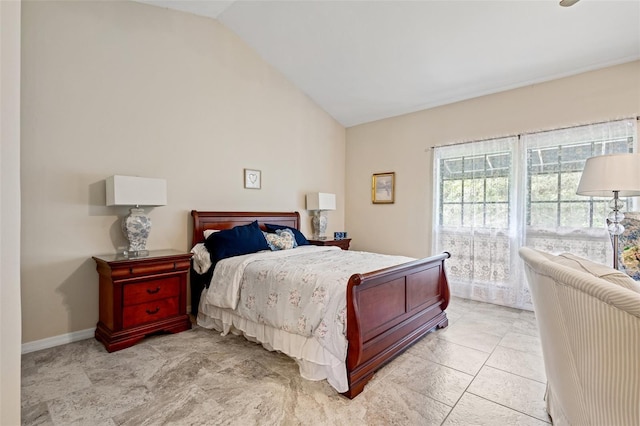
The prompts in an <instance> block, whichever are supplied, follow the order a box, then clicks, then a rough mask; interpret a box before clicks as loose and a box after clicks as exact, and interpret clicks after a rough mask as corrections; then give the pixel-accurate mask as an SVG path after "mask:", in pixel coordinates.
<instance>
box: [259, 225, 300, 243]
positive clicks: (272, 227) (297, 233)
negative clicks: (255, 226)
mask: <svg viewBox="0 0 640 426" xmlns="http://www.w3.org/2000/svg"><path fill="white" fill-rule="evenodd" d="M264 227H265V229H266V230H267V232H276V231H277V230H278V229H290V230H291V232H293V235H294V236H295V239H296V243H298V245H299V246H307V245H309V241H307V238H306V237H305V236H304V235H303V234H302V232H300V231H298V230H297V229H295V228H292V227H290V226H285V225H276V224H271V223H265V224H264Z"/></svg>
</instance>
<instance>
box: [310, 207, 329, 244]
mask: <svg viewBox="0 0 640 426" xmlns="http://www.w3.org/2000/svg"><path fill="white" fill-rule="evenodd" d="M311 225H312V226H313V239H314V240H326V239H327V236H326V235H325V232H326V231H327V217H326V216H325V215H324V212H323V211H322V210H314V211H313V217H312V218H311Z"/></svg>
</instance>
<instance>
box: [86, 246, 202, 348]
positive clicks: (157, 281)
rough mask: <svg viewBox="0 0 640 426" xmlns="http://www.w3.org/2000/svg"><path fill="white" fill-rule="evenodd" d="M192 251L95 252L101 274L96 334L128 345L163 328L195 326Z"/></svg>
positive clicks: (110, 343) (111, 343)
mask: <svg viewBox="0 0 640 426" xmlns="http://www.w3.org/2000/svg"><path fill="white" fill-rule="evenodd" d="M190 259H191V253H184V252H181V251H176V250H157V251H150V252H149V255H148V256H144V257H135V258H127V257H124V256H122V255H116V254H113V255H103V256H94V257H93V260H95V261H96V269H97V270H98V274H99V276H100V279H99V285H100V314H99V321H98V325H97V328H96V334H95V336H96V339H97V340H98V341H100V342H102V344H104V346H105V348H107V351H109V352H113V351H118V350H120V349H124V348H127V347H129V346H132V345H134V344H136V343H137V342H138V341H140V340H142V339H143V338H144V337H145V336H147V335H149V334H152V333H157V332H160V331H164V332H169V333H178V332H180V331H184V330H189V329H190V328H191V320H190V318H189V315H187V276H188V274H189V267H190Z"/></svg>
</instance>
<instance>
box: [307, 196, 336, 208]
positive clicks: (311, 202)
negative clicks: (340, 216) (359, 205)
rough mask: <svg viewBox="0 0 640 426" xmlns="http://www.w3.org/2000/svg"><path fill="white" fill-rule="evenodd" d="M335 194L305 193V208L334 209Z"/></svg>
mask: <svg viewBox="0 0 640 426" xmlns="http://www.w3.org/2000/svg"><path fill="white" fill-rule="evenodd" d="M335 209H336V194H328V193H326V192H313V193H311V194H307V210H335Z"/></svg>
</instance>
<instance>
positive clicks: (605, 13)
mask: <svg viewBox="0 0 640 426" xmlns="http://www.w3.org/2000/svg"><path fill="white" fill-rule="evenodd" d="M138 1H140V2H142V3H147V4H153V5H156V6H161V7H168V8H172V9H176V10H182V11H185V12H189V13H194V14H198V15H203V16H208V17H211V18H214V19H217V20H218V21H220V22H221V23H222V24H224V25H225V26H226V27H228V28H229V29H230V30H232V31H233V32H235V33H236V34H238V36H239V37H240V38H242V39H243V40H244V41H245V42H246V43H247V44H248V45H250V46H251V47H253V48H254V49H255V50H256V51H257V52H258V54H259V55H260V56H261V57H262V58H263V59H264V60H265V61H267V62H268V63H270V64H271V65H272V66H274V67H275V68H277V69H278V70H280V71H281V72H282V73H283V74H284V75H285V76H286V77H287V78H288V79H289V80H290V81H291V82H292V83H293V84H295V85H296V86H297V87H298V88H300V89H301V90H302V91H303V92H305V93H306V94H307V95H308V96H309V97H311V98H312V99H313V100H314V101H315V102H316V103H317V104H318V105H320V106H321V107H322V108H323V109H325V110H326V111H327V112H328V113H329V114H331V115H332V116H333V117H334V118H335V119H336V120H338V121H339V122H340V123H342V124H343V125H344V126H346V127H350V126H354V125H357V124H361V123H366V122H370V121H374V120H378V119H381V118H386V117H392V116H396V115H400V114H405V113H408V112H413V111H418V110H422V109H426V108H431V107H435V106H439V105H443V104H448V103H452V102H456V101H460V100H464V99H469V98H473V97H477V96H482V95H486V94H490V93H495V92H500V91H503V90H508V89H512V88H517V87H522V86H526V85H531V84H535V83H539V82H543V81H548V80H552V79H556V78H560V77H564V76H570V75H573V74H578V73H581V72H585V71H589V70H594V69H599V68H603V67H606V66H610V65H615V64H620V63H624V62H629V61H633V60H637V59H640V1H638V0H622V1H617V0H582V1H580V2H578V3H576V4H574V5H573V6H571V7H561V6H560V5H559V4H558V1H557V0H536V1H516V0H502V1H484V0H472V1H458V0H447V1H430V0H422V1H400V0H387V1H376V0H354V1H336V0H324V1H323V0H321V1H301V0H298V1H293V0H291V1H243V0H239V1H212V0H193V1H191V0H168V1H167V0H138ZM638 78H639V79H640V76H639V77H638ZM638 96H639V97H640V93H639V94H638Z"/></svg>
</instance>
